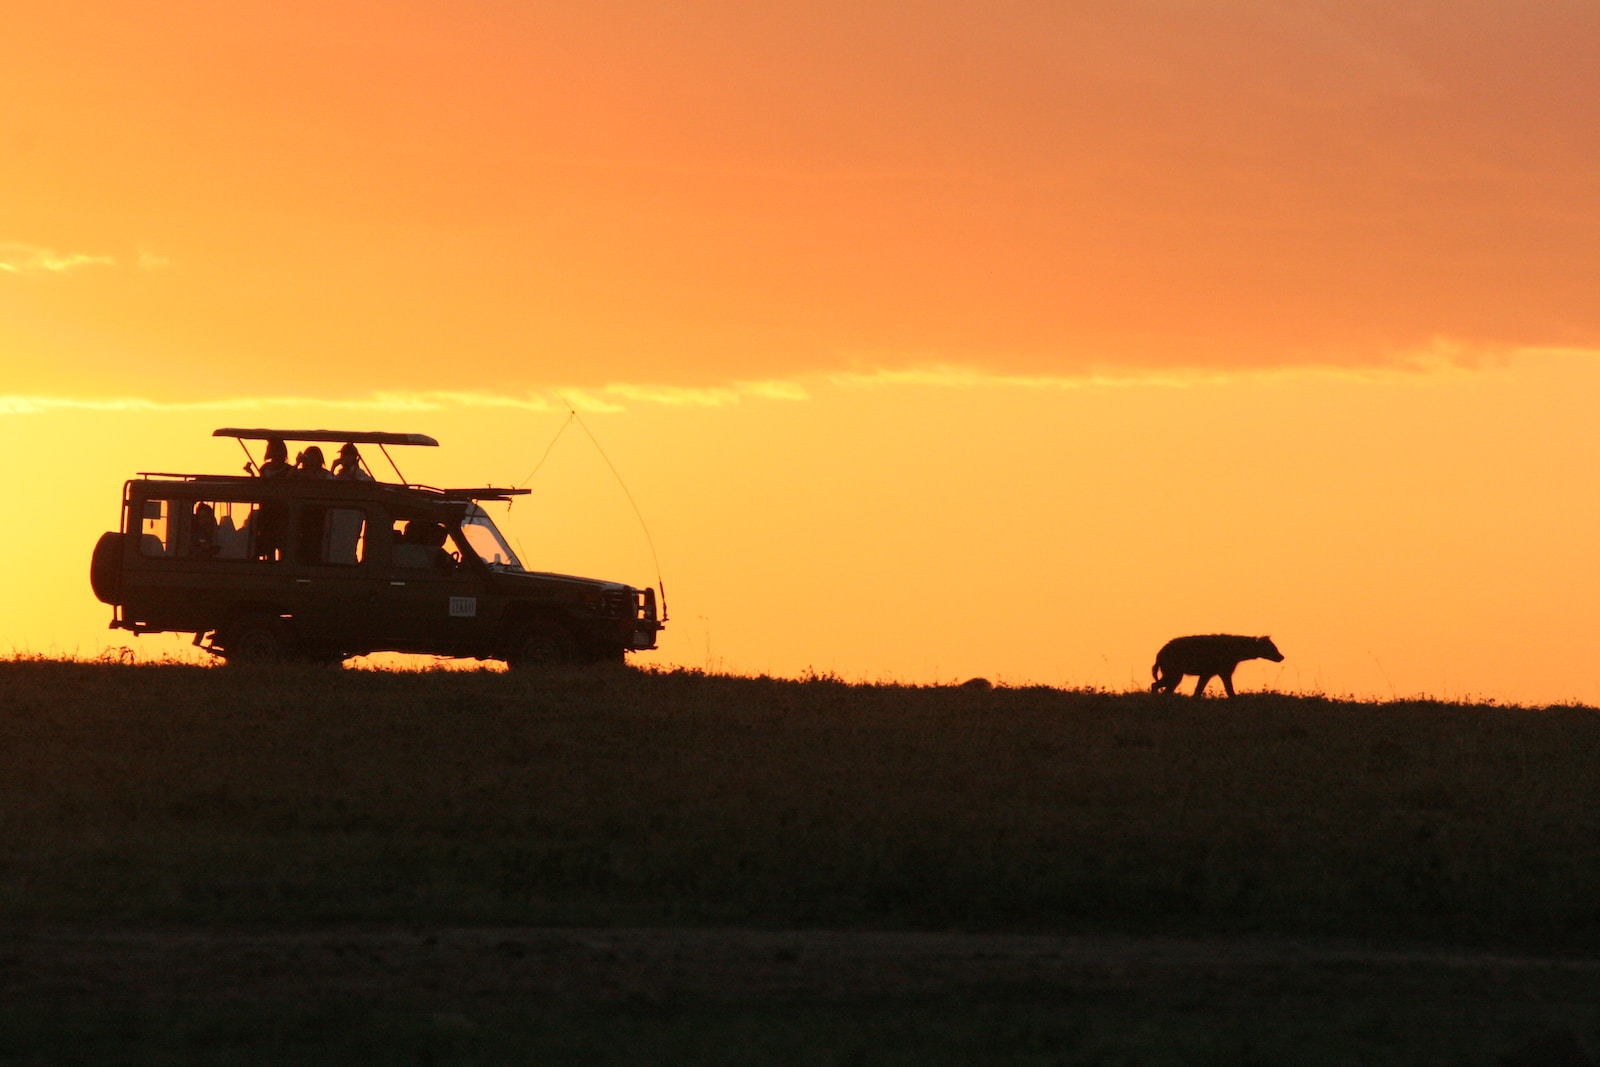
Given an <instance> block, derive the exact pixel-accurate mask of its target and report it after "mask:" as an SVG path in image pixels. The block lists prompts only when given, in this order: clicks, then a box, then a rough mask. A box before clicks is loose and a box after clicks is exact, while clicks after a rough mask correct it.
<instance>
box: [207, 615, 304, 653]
mask: <svg viewBox="0 0 1600 1067" xmlns="http://www.w3.org/2000/svg"><path fill="white" fill-rule="evenodd" d="M223 637H224V641H223V645H222V654H223V657H224V658H225V659H227V661H228V662H229V663H276V662H278V661H279V660H281V659H283V658H284V657H285V656H286V655H287V654H288V652H289V638H288V634H287V633H285V632H284V627H283V621H282V620H281V619H275V618H273V617H272V616H270V615H246V616H244V617H243V618H241V619H238V620H237V621H235V622H234V623H233V624H232V625H231V626H229V627H228V628H227V630H225V631H224V632H223Z"/></svg>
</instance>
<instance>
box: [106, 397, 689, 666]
mask: <svg viewBox="0 0 1600 1067" xmlns="http://www.w3.org/2000/svg"><path fill="white" fill-rule="evenodd" d="M214 436H217V437H234V438H237V439H238V440H239V443H240V445H241V446H242V447H244V449H245V452H246V454H247V456H249V459H250V461H249V462H248V463H246V465H245V474H244V475H242V476H241V475H203V474H161V473H149V472H142V473H140V474H139V476H138V477H137V478H133V479H131V480H129V481H128V482H127V483H125V484H124V486H123V490H122V522H121V525H120V529H119V530H118V531H116V532H112V533H107V534H105V535H103V536H102V537H101V538H100V541H99V543H98V544H97V545H96V546H95V549H94V558H93V562H92V564H91V567H90V584H91V585H92V586H93V589H94V593H95V595H96V596H97V597H99V598H100V599H101V600H102V601H104V602H105V603H107V604H110V605H111V606H112V619H111V626H112V628H114V629H115V628H120V629H124V630H130V631H132V632H133V633H135V634H146V633H157V632H168V631H175V632H180V633H193V634H194V644H195V645H196V646H198V647H200V648H202V649H204V650H206V651H208V652H211V653H214V654H216V655H219V656H223V657H225V658H226V659H228V660H229V661H242V660H273V659H280V658H296V659H304V660H311V661H316V662H324V663H337V662H340V661H342V660H344V659H347V658H349V657H351V656H357V655H364V654H366V653H369V652H380V651H383V652H411V653H421V654H424V655H431V656H450V657H470V658H474V659H479V660H488V659H498V660H504V661H506V662H507V663H508V664H510V665H511V666H513V667H526V666H539V665H548V664H560V663H590V662H604V661H611V662H621V661H622V659H623V658H624V655H625V654H626V653H628V652H634V651H641V650H644V649H651V648H654V647H656V633H657V632H658V631H659V630H660V629H661V628H662V626H663V625H664V623H665V618H664V617H663V618H661V619H658V618H657V617H656V596H655V590H653V589H650V588H644V589H636V588H634V587H632V586H628V585H623V584H621V583H618V582H604V581H597V580H595V579H592V578H577V577H573V576H570V575H565V574H547V573H542V572H538V571H530V570H528V569H527V568H525V567H524V566H523V564H522V561H521V560H519V559H518V558H517V555H516V553H514V552H513V551H512V550H511V547H510V545H508V544H507V543H506V539H505V538H504V537H503V536H501V533H500V531H499V530H498V529H497V528H496V527H495V524H494V522H493V520H491V518H490V517H489V515H488V513H487V512H486V511H485V510H484V508H483V506H482V505H483V504H484V503H487V502H492V501H509V500H511V499H512V498H513V497H515V496H519V495H522V494H525V493H527V492H528V490H526V489H496V488H483V489H435V488H432V487H429V486H424V485H415V484H410V483H408V482H406V481H405V478H404V477H403V476H402V475H401V474H400V471H399V468H398V467H397V466H395V468H394V469H395V476H396V477H397V478H399V481H398V482H385V481H377V480H376V479H374V478H373V477H372V476H371V474H370V472H369V471H361V473H359V474H357V475H355V477H354V478H349V479H347V478H333V477H330V476H328V475H326V474H321V476H320V477H304V476H297V475H299V473H300V472H296V471H293V470H291V471H288V472H287V473H284V474H281V475H277V476H270V475H273V474H275V472H274V471H273V470H272V469H271V468H270V465H269V467H268V468H267V469H265V471H264V470H263V468H260V467H257V466H256V464H255V460H254V457H253V456H251V455H250V449H249V446H248V445H246V444H245V442H246V441H269V442H270V441H273V440H274V439H276V440H278V441H283V442H339V443H349V444H352V445H363V444H364V445H377V446H378V448H379V449H381V450H382V452H383V455H384V456H385V457H388V456H389V451H388V446H391V445H413V446H437V445H438V442H437V441H435V440H434V439H433V438H431V437H427V436H425V435H422V434H397V433H349V432H345V431H339V430H269V429H237V428H231V427H230V428H224V429H220V430H217V431H216V432H215V434H214ZM278 447H279V448H282V447H283V446H282V445H279V446H278ZM270 451H271V449H270V447H269V452H270ZM318 451H319V452H320V447H319V449H318ZM354 451H355V450H352V454H353V452H354ZM390 465H391V466H394V463H393V460H392V459H391V460H390ZM357 469H358V470H359V468H357ZM264 473H265V474H266V475H269V476H263V474H264ZM318 473H321V472H318Z"/></svg>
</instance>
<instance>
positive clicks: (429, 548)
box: [390, 519, 456, 571]
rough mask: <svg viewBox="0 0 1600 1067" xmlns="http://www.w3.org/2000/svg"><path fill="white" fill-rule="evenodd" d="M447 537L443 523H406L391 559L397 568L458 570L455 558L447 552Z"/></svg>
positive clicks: (420, 521) (414, 520) (417, 520)
mask: <svg viewBox="0 0 1600 1067" xmlns="http://www.w3.org/2000/svg"><path fill="white" fill-rule="evenodd" d="M446 536H447V534H446V532H445V528H444V524H443V523H438V522H424V521H423V520H421V519H413V520H411V521H410V522H408V523H406V525H405V529H404V531H402V532H401V534H400V539H399V541H397V542H396V543H395V544H394V547H393V549H392V550H391V556H390V558H391V559H392V560H393V561H394V565H395V566H396V567H416V568H420V567H437V568H438V569H440V570H443V571H453V570H455V568H456V561H455V557H454V556H452V555H450V553H449V552H446V551H445V548H444V542H445V537H446Z"/></svg>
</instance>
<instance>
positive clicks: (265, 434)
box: [211, 426, 439, 448]
mask: <svg viewBox="0 0 1600 1067" xmlns="http://www.w3.org/2000/svg"><path fill="white" fill-rule="evenodd" d="M211 436H212V437H237V438H239V439H240V440H243V441H270V440H272V439H273V438H277V439H278V440H280V441H286V442H287V441H329V442H333V443H335V444H343V443H344V442H346V441H348V442H350V443H351V444H356V445H380V446H381V445H427V446H428V447H430V448H438V447H439V442H438V441H435V440H434V439H433V438H431V437H429V436H428V435H427V434H425V433H378V432H370V431H369V432H365V433H363V432H361V431H359V430H261V429H249V430H243V429H239V428H238V427H236V426H224V427H223V428H222V429H220V430H213V431H211Z"/></svg>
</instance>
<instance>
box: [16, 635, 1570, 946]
mask: <svg viewBox="0 0 1600 1067" xmlns="http://www.w3.org/2000/svg"><path fill="white" fill-rule="evenodd" d="M1597 782H1600V714H1597V713H1596V712H1595V711H1594V710H1593V709H1588V708H1576V707H1557V708H1548V709H1525V708H1508V707H1495V706H1481V705H1473V706H1463V705H1451V704H1439V703H1405V702H1402V703H1389V704H1353V703H1341V702H1337V701H1331V700H1325V699H1319V698H1298V697H1281V696H1271V695H1262V696H1246V697H1241V698H1239V699H1236V700H1234V701H1231V702H1224V701H1221V700H1212V701H1203V702H1195V701H1192V700H1190V699H1188V698H1183V697H1176V698H1173V697H1150V696H1145V695H1141V694H1130V695H1114V694H1101V693H1079V692H1062V691H1057V690H1048V689H995V690H991V691H974V690H967V689H960V688H915V687H899V686H849V685H844V684H841V683H837V682H833V681H828V680H809V681H803V682H797V681H778V680H771V679H750V678H727V677H706V676H701V675H697V674H692V673H676V674H649V673H643V672H635V671H627V670H614V671H601V672H583V673H572V674H560V675H551V676H545V677H534V678H527V677H521V676H512V675H501V674H490V673H483V674H463V673H433V674H384V673H367V672H356V671H345V672H339V671H329V670H321V669H316V668H289V667H286V668H283V669H281V670H259V671H252V670H243V669H240V670H232V669H229V670H208V669H200V668H191V667H179V666H113V665H92V664H75V663H52V662H11V663H4V664H0V920H17V919H54V920H82V919H97V920H112V921H149V920H154V921H167V920H180V921H190V922H192V921H199V922H219V923H240V922H243V923H257V922H259V923H272V924H285V923H289V924H293V923H323V922H329V921H347V920H353V921H374V922H418V923H446V924H451V923H453V924H471V923H508V924H564V923H584V924H594V925H616V924H634V925H674V924H679V925H708V924H730V925H754V926H769V927H803V926H875V927H896V926H899V927H923V928H957V929H976V930H983V929H993V930H1052V931H1071V930H1125V931H1140V932H1179V933H1229V932H1238V931H1260V932H1268V933H1291V934H1318V935H1336V936H1345V935H1351V936H1364V937H1377V938H1385V937H1396V938H1405V939H1410V938H1422V939H1429V940H1441V941H1460V942H1482V943H1498V944H1519V945H1526V946H1538V947H1544V948H1549V947H1571V948H1588V949H1593V948H1594V947H1596V946H1597V945H1600V897H1597V896H1596V893H1595V889H1594V887H1595V886H1596V885H1600V791H1597V790H1596V783H1597Z"/></svg>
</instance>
